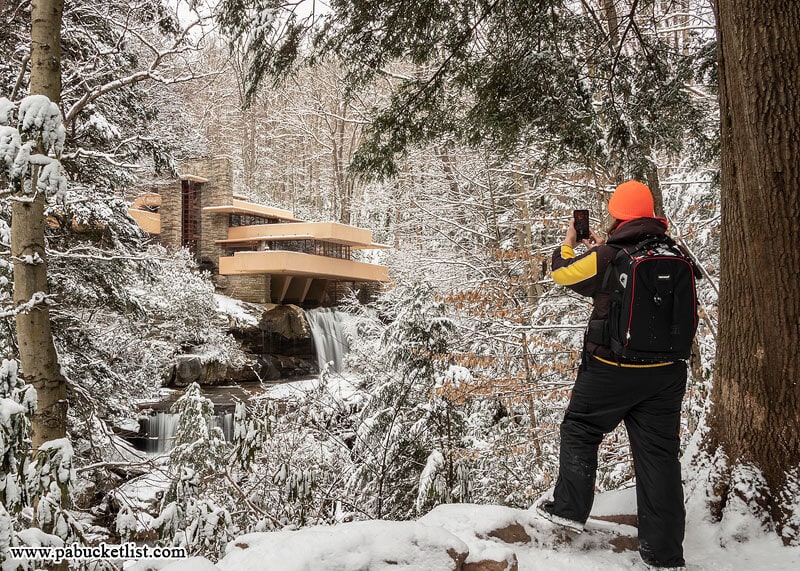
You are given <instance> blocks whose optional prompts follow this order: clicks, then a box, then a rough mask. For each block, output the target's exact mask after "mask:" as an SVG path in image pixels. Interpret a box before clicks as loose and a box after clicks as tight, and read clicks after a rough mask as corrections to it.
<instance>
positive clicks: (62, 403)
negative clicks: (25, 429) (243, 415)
mask: <svg viewBox="0 0 800 571" xmlns="http://www.w3.org/2000/svg"><path fill="white" fill-rule="evenodd" d="M62 11H63V0H34V2H33V4H32V6H31V88H30V92H31V94H35V95H46V96H47V97H48V98H49V99H50V100H51V101H54V102H57V101H59V100H60V96H61V15H62ZM35 178H36V177H35V176H34V188H35V184H36V182H35ZM25 198H27V197H24V198H23V199H22V200H14V201H13V206H12V219H11V255H12V257H13V259H14V304H15V305H17V306H18V305H20V304H22V303H26V302H28V301H29V300H30V299H31V298H32V297H33V296H34V294H36V293H38V292H42V293H45V294H46V293H47V292H48V288H47V262H46V260H47V257H46V254H45V237H44V228H45V226H44V203H45V200H44V196H42V195H41V194H37V195H36V196H35V198H34V199H33V200H32V201H26V200H25ZM36 256H38V259H39V260H41V262H39V263H31V262H30V260H35V259H36ZM23 260H26V261H23ZM16 326H17V343H18V345H19V358H20V364H21V365H22V375H23V377H24V379H25V380H26V381H27V382H28V383H30V384H32V385H33V386H34V387H35V388H36V392H37V395H38V404H37V407H36V412H35V413H34V415H33V421H32V424H33V426H32V434H31V438H32V440H33V450H34V453H35V452H36V450H38V449H39V447H40V446H41V444H42V443H43V442H46V441H48V440H54V439H57V438H63V437H64V436H65V434H66V411H67V402H66V383H65V380H64V377H63V375H62V374H61V367H60V365H59V363H58V356H57V355H56V350H55V346H54V345H53V337H52V334H51V332H50V311H49V309H48V307H47V305H46V304H45V303H40V304H37V305H36V306H34V307H33V308H32V309H30V310H29V311H26V312H23V313H19V314H18V315H17V317H16Z"/></svg>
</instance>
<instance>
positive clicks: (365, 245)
mask: <svg viewBox="0 0 800 571" xmlns="http://www.w3.org/2000/svg"><path fill="white" fill-rule="evenodd" d="M128 213H129V214H130V215H131V216H132V217H133V218H134V219H135V220H136V221H137V222H138V223H139V226H141V227H142V229H144V230H145V231H147V232H149V233H150V234H152V235H154V236H157V237H158V240H159V241H160V242H161V243H162V244H163V245H165V246H167V247H173V248H180V247H184V248H187V249H188V250H189V251H190V252H192V254H193V255H194V256H195V258H196V259H197V261H198V262H199V263H200V265H201V267H203V268H205V269H208V270H209V271H211V273H212V274H213V275H214V276H215V280H216V283H217V286H218V288H219V289H220V290H221V291H222V293H224V294H225V295H228V296H230V297H234V298H237V299H241V300H244V301H250V302H254V303H293V304H297V305H301V306H304V307H316V306H319V305H330V304H333V303H335V302H336V300H337V299H338V298H339V297H340V296H341V295H342V294H343V292H344V291H346V290H348V289H350V288H355V289H362V288H367V289H370V288H374V286H375V285H376V284H380V283H382V282H386V281H388V279H389V275H388V270H387V268H386V266H382V265H378V264H371V263H367V262H361V261H357V260H354V259H352V254H353V252H354V251H356V250H363V249H379V248H386V247H387V246H384V245H383V244H376V243H375V242H373V240H372V232H371V231H370V230H366V229H364V228H357V227H355V226H349V225H346V224H339V223H337V222H305V221H303V220H298V219H297V218H295V217H294V215H293V213H292V212H290V211H288V210H283V209H279V208H273V207H270V206H265V205H261V204H256V203H253V202H249V201H248V200H247V198H246V197H244V196H242V195H238V194H235V193H234V192H233V169H232V166H231V163H230V160H229V159H226V158H217V159H195V160H192V161H188V162H186V163H184V164H183V165H182V166H181V174H180V176H179V177H178V179H177V180H175V181H171V182H169V183H166V184H163V185H161V186H159V187H158V188H157V189H156V191H154V192H147V193H142V194H140V195H139V196H137V197H136V199H135V200H134V201H133V204H132V205H131V207H130V209H129V210H128Z"/></svg>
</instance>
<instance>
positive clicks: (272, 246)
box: [223, 240, 352, 260]
mask: <svg viewBox="0 0 800 571" xmlns="http://www.w3.org/2000/svg"><path fill="white" fill-rule="evenodd" d="M263 250H276V251H284V252H301V253H303V254H312V255H315V256H325V257H326V258H338V259H340V260H349V259H350V257H351V254H352V250H351V248H350V246H347V245H345V244H336V243H334V242H325V241H322V240H261V241H253V242H244V243H238V244H236V245H235V246H233V245H230V246H227V247H226V248H225V249H224V253H223V255H225V256H232V255H234V254H235V253H236V252H253V251H263Z"/></svg>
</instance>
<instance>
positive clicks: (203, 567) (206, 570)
mask: <svg viewBox="0 0 800 571" xmlns="http://www.w3.org/2000/svg"><path fill="white" fill-rule="evenodd" d="M122 568H123V569H124V571H219V567H217V566H216V565H214V564H213V563H211V561H209V560H208V559H206V558H205V557H188V558H186V559H143V560H141V561H136V562H135V563H126V564H125V565H124V566H123V567H122ZM243 571H244V570H243Z"/></svg>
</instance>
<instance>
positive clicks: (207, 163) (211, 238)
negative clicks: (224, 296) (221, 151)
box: [180, 157, 233, 274]
mask: <svg viewBox="0 0 800 571" xmlns="http://www.w3.org/2000/svg"><path fill="white" fill-rule="evenodd" d="M180 171H181V174H182V175H194V176H197V177H201V178H204V179H206V180H208V182H205V183H203V184H202V186H201V188H200V220H199V222H200V224H199V227H198V233H197V234H198V236H197V260H198V261H199V262H200V265H201V266H202V267H204V268H205V269H208V270H209V271H211V272H212V273H214V274H216V272H217V270H218V268H219V257H220V255H221V254H222V246H221V245H219V244H217V243H216V241H217V240H224V239H225V238H227V237H228V214H221V213H216V212H206V211H204V210H203V208H206V207H208V206H224V205H228V204H232V201H233V166H232V165H231V161H230V159H229V158H227V157H220V158H214V159H192V160H188V161H186V162H184V163H183V164H181V167H180Z"/></svg>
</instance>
